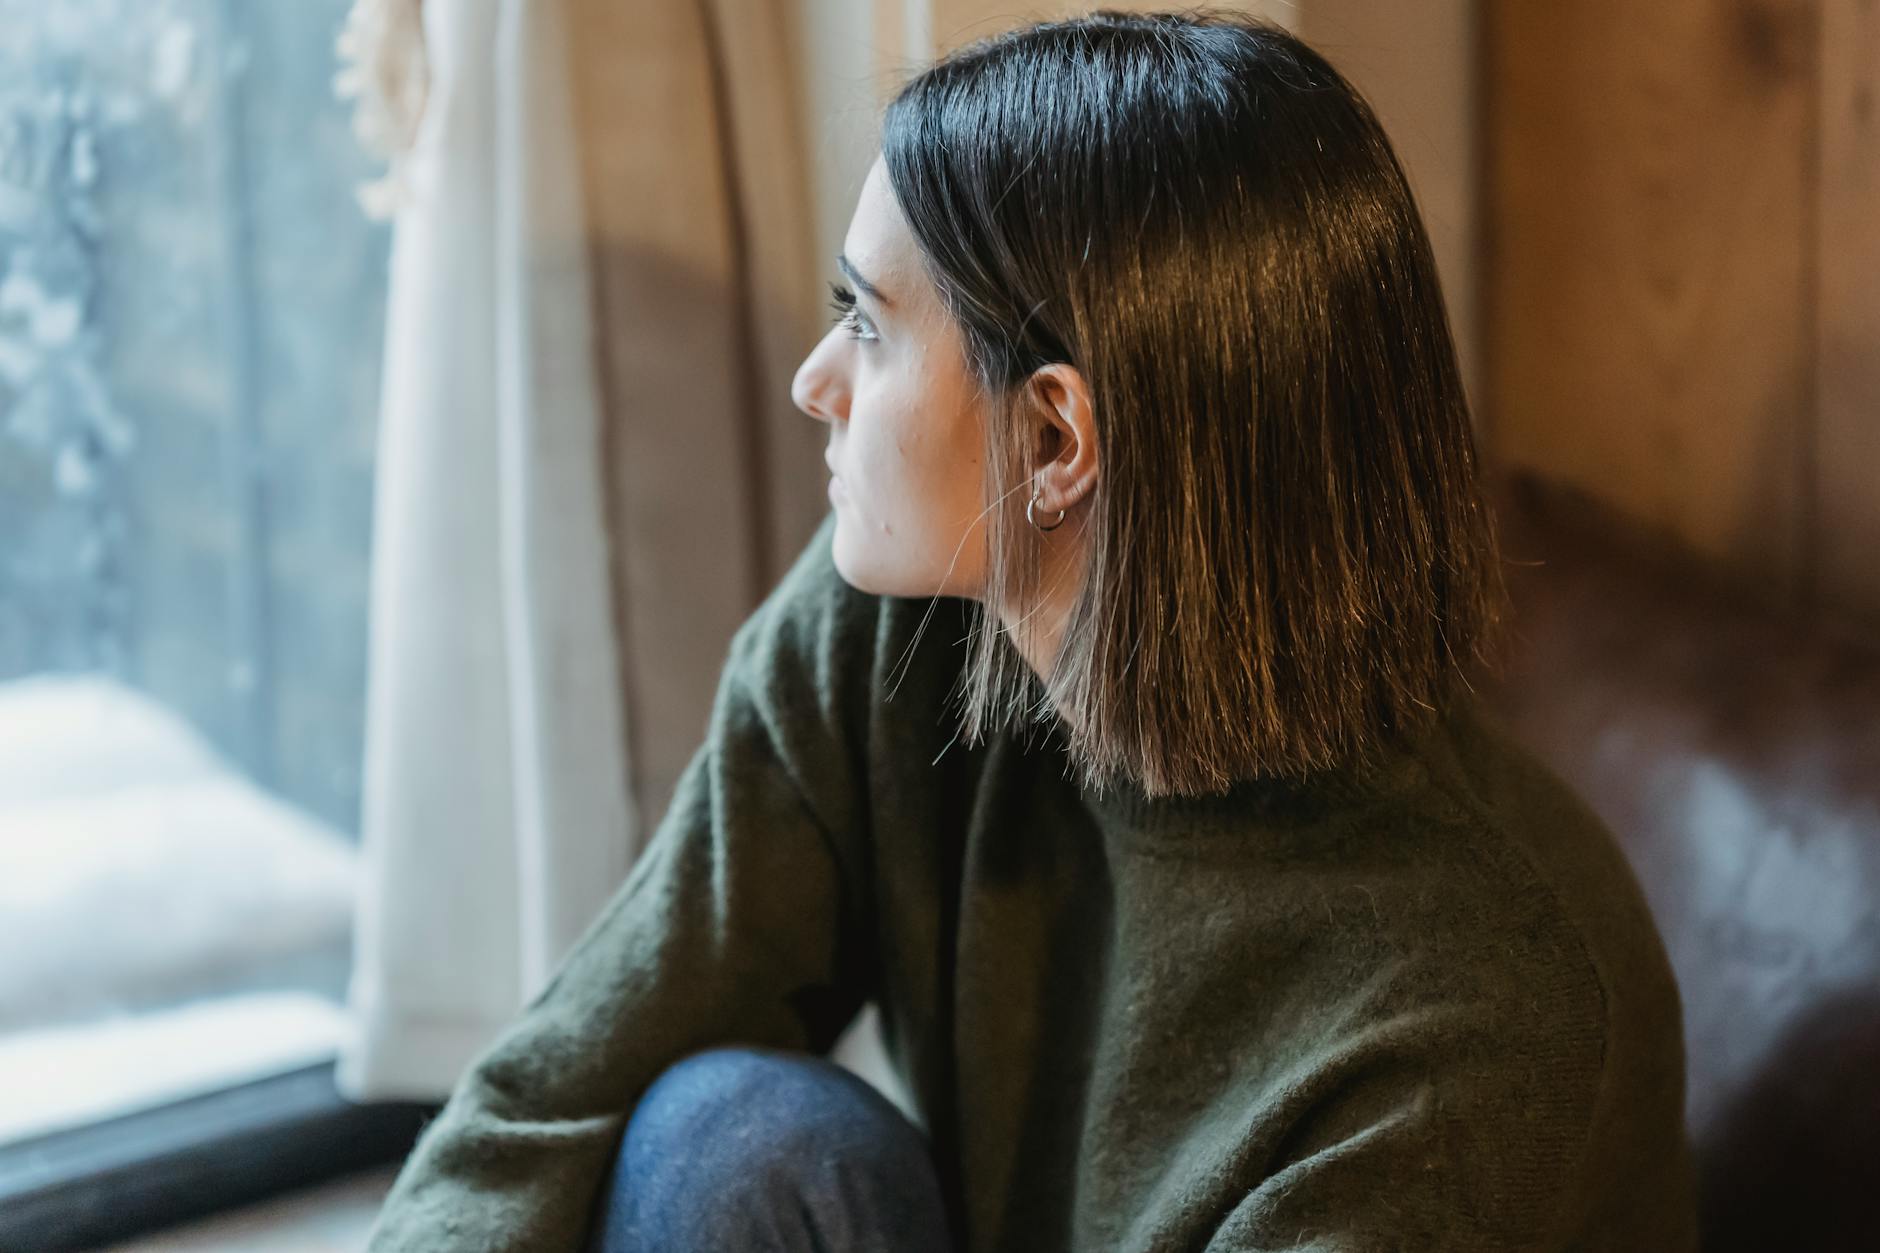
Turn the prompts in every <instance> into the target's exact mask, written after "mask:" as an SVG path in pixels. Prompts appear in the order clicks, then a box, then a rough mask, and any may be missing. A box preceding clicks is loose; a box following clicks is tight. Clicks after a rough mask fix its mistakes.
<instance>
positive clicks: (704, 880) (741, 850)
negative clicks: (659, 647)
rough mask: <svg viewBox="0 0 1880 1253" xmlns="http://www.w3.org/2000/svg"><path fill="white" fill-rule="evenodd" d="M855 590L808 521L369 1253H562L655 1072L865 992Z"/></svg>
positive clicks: (863, 638)
mask: <svg viewBox="0 0 1880 1253" xmlns="http://www.w3.org/2000/svg"><path fill="white" fill-rule="evenodd" d="M870 599H872V598H868V597H866V596H865V594H863V593H859V592H856V591H854V590H852V589H850V588H848V587H847V586H846V584H843V583H842V582H841V581H840V578H839V576H837V575H836V573H835V571H834V568H833V565H832V564H831V560H830V557H829V530H828V526H827V525H826V524H825V526H824V527H823V529H822V530H820V531H819V532H818V533H817V535H816V537H815V539H813V540H812V541H811V543H810V546H809V548H808V549H807V550H806V551H805V552H804V554H803V556H802V557H801V558H799V559H798V561H797V563H796V565H795V566H794V567H793V568H792V570H791V571H790V573H789V574H788V575H787V576H786V577H785V579H784V580H783V581H782V582H781V583H780V584H779V586H778V587H777V589H776V590H775V591H773V593H772V594H771V596H770V597H769V598H768V599H767V600H766V601H765V603H764V604H763V605H762V606H760V608H759V609H758V610H757V612H756V613H755V614H754V615H753V616H752V617H751V618H750V619H749V620H747V621H746V622H745V624H744V625H743V626H742V627H741V628H740V630H739V631H738V633H737V635H736V636H735V638H734V640H733V642H732V645H731V649H730V654H729V656H728V658H727V661H726V663H725V667H724V670H723V672H722V675H721V677H720V681H719V686H718V689H717V693H716V696H715V698H714V702H713V706H712V710H711V714H710V718H709V722H708V725H707V730H706V735H705V739H704V742H703V743H702V744H701V745H700V746H699V748H698V749H697V751H696V752H695V753H694V755H693V756H692V758H691V759H690V761H689V764H688V765H687V766H686V768H685V770H684V771H683V772H682V773H681V776H680V778H679V781H678V784H677V787H676V789H675V792H674V795H673V798H672V801H671V804H670V806H669V807H668V809H667V812H666V814H665V816H664V817H663V819H662V820H661V821H660V823H659V825H658V826H657V828H656V829H655V831H654V833H653V835H652V837H651V839H650V840H649V842H648V843H647V845H646V847H645V848H644V850H643V852H642V853H641V855H640V857H639V858H638V860H637V861H636V862H635V863H634V866H633V869H632V871H631V872H630V874H629V875H628V877H627V879H626V880H625V881H624V882H623V883H622V885H621V886H620V888H619V889H618V890H617V891H616V893H615V894H614V895H613V897H612V898H611V899H610V901H609V902H608V904H607V905H606V906H605V907H604V908H603V909H602V911H601V912H600V914H599V915H598V916H597V917H596V918H595V920H594V921H593V922H592V923H591V924H590V925H589V927H588V929H587V930H586V931H585V933H584V934H583V935H582V937H581V938H580V939H579V940H578V941H577V942H576V944H575V945H574V947H573V948H572V950H571V951H570V952H569V954H568V955H567V956H566V957H565V958H564V959H563V961H562V964H561V965H560V967H559V968H558V970H557V972H556V973H555V974H554V976H553V977H552V978H551V980H550V981H549V983H548V984H547V986H546V987H544V988H543V990H542V991H541V992H540V993H539V994H537V995H536V996H535V998H534V999H533V1000H532V1001H531V1002H530V1003H529V1004H528V1005H527V1006H526V1007H525V1009H524V1010H523V1012H522V1014H521V1015H520V1017H519V1019H518V1020H516V1021H515V1022H513V1023H512V1024H511V1025H510V1027H509V1028H508V1029H507V1030H506V1031H505V1032H504V1033H502V1034H501V1035H500V1036H499V1037H498V1038H497V1039H496V1040H495V1041H494V1042H493V1043H492V1044H491V1045H490V1046H489V1047H488V1048H487V1049H486V1050H485V1051H484V1052H483V1053H482V1054H481V1055H480V1056H479V1057H478V1058H477V1059H476V1060H475V1061H473V1062H472V1063H471V1065H470V1067H469V1069H468V1070H467V1071H466V1073H465V1074H464V1075H463V1077H462V1078H461V1079H460V1080H459V1082H458V1084H457V1086H456V1088H455V1090H454V1091H453V1092H452V1094H451V1096H450V1099H449V1101H448V1102H447V1104H446V1105H445V1107H444V1109H443V1111H442V1112H441V1113H440V1114H439V1115H438V1117H437V1118H436V1119H435V1120H433V1121H432V1122H431V1123H430V1124H429V1125H428V1126H427V1127H426V1128H425V1131H424V1134H423V1135H422V1136H421V1137H420V1139H419V1142H418V1144H417V1146H416V1148H415V1149H414V1150H413V1152H412V1154H411V1156H410V1157H409V1158H408V1159H407V1161H406V1163H405V1165H404V1168H403V1170H402V1171H401V1173H400V1174H399V1176H398V1178H397V1180H396V1182H395V1183H394V1185H393V1187H392V1190H391V1193H390V1195H389V1196H388V1197H387V1199H386V1202H385V1205H384V1207H383V1209H382V1210H381V1212H380V1214H379V1216H378V1220H377V1222H376V1224H375V1226H374V1228H373V1231H372V1234H371V1237H370V1240H369V1243H368V1248H369V1250H370V1251H371V1253H418V1251H419V1250H423V1251H425V1253H437V1251H439V1250H457V1249H463V1250H477V1253H495V1251H497V1250H529V1251H530V1253H549V1251H552V1250H557V1249H560V1250H569V1251H570V1253H572V1251H573V1250H576V1249H578V1248H579V1247H580V1244H581V1242H582V1240H583V1239H584V1238H585V1235H586V1232H587V1225H588V1222H589V1218H590V1214H591V1211H592V1208H593V1205H594V1202H595V1200H596V1199H597V1195H598V1188H599V1186H600V1185H601V1183H602V1182H603V1179H604V1176H605V1172H606V1169H607V1165H608V1163H609V1161H610V1159H611V1156H612V1154H613V1152H614V1149H615V1147H616V1145H617V1143H618V1140H619V1137H620V1135H621V1132H622V1131H623V1129H624V1127H625V1124H626V1121H627V1117H628V1115H629V1114H630V1112H631V1109H632V1106H633V1104H634V1102H635V1101H636V1100H637V1098H638V1096H639V1094H640V1093H641V1092H642V1091H644V1089H645V1088H646V1087H647V1086H648V1085H649V1084H650V1083H651V1082H652V1080H653V1079H654V1077H655V1076H656V1075H657V1074H658V1072H659V1071H661V1070H662V1069H663V1068H664V1067H666V1066H667V1065H669V1064H670V1063H672V1062H673V1061H675V1060H677V1059H678V1058H679V1057H681V1056H682V1055H684V1054H687V1053H689V1052H692V1051H695V1050H697V1049H700V1048H703V1047H706V1046H709V1045H712V1044H715V1043H721V1042H746V1043H756V1044H768V1045H772V1046H777V1047H785V1048H796V1049H807V1050H810V1051H814V1052H819V1053H820V1052H825V1051H827V1049H828V1048H829V1047H830V1046H831V1045H832V1044H833V1043H834V1042H835V1040H836V1039H837V1037H838V1036H839V1035H840V1033H841V1031H842V1030H843V1028H844V1027H845V1026H846V1025H847V1024H848V1023H849V1021H850V1020H851V1019H852V1018H853V1016H854V1015H855V1013H856V1012H857V1010H858V1009H859V1008H860V1006H861V1004H862V1003H863V1002H864V1001H865V1000H866V999H867V998H868V996H869V995H871V990H870V987H871V982H870V981H871V979H872V977H873V976H872V973H871V971H872V966H871V964H870V963H869V962H868V961H867V960H866V958H865V957H864V954H865V952H866V948H865V946H864V945H862V944H859V943H857V937H858V936H859V935H860V934H862V933H863V932H862V930H861V928H862V927H864V926H865V923H864V922H863V921H862V919H861V916H860V914H861V910H862V909H863V908H864V905H865V903H864V902H863V901H862V900H861V899H860V895H859V891H858V884H859V882H860V881H859V880H857V879H855V878H854V877H853V871H854V869H855V864H856V852H855V849H854V843H855V841H856V840H858V839H859V838H860V835H861V831H862V827H863V825H864V824H865V821H866V808H865V804H864V803H863V800H862V796H863V794H864V787H865V780H864V779H863V778H862V777H861V767H860V758H859V757H858V750H856V748H855V745H857V744H859V743H864V742H865V741H864V740H863V739H862V735H861V731H860V729H859V728H857V727H855V726H854V725H853V723H852V722H849V721H848V720H847V719H846V718H845V717H844V714H845V712H853V711H845V709H844V702H845V700H847V699H848V697H847V696H846V694H845V692H844V690H843V683H844V682H845V676H846V675H850V674H854V673H856V672H859V673H860V674H861V675H862V676H864V677H865V676H866V675H867V674H868V673H869V667H868V666H867V665H866V664H860V665H857V664H855V659H854V658H852V657H845V654H844V652H843V650H844V649H847V648H849V647H851V646H864V645H866V643H867V640H868V639H869V632H870V630H871V627H870V625H869V622H868V621H867V616H868V615H869V614H870V613H872V610H871V609H870V607H869V604H868V601H869V600H870ZM446 872H447V871H446Z"/></svg>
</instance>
